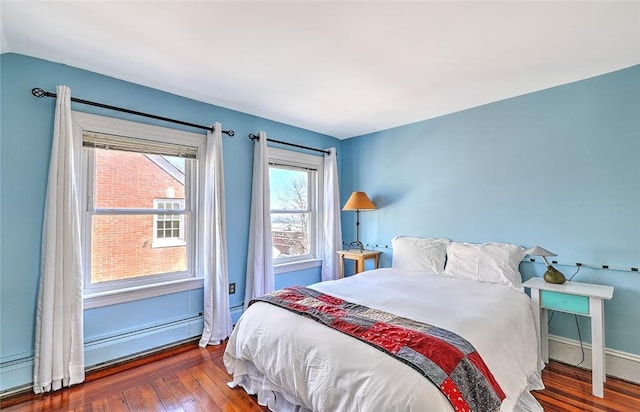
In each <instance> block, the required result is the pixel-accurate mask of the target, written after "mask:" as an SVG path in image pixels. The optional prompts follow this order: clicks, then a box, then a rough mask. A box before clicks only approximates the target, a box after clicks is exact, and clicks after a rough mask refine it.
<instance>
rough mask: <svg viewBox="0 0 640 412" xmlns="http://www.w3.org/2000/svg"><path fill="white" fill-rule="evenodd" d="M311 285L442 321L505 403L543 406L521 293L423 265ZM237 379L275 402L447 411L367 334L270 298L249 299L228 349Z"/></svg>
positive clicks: (279, 406)
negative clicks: (364, 338) (474, 353)
mask: <svg viewBox="0 0 640 412" xmlns="http://www.w3.org/2000/svg"><path fill="white" fill-rule="evenodd" d="M311 287H312V288H313V289H316V290H319V291H322V292H325V293H328V294H330V295H333V296H338V297H340V298H343V299H345V300H348V301H351V302H354V303H359V304H362V305H366V306H369V307H373V308H377V309H380V310H384V311H387V312H391V313H394V314H397V315H399V316H403V317H406V318H411V319H416V320H419V321H422V322H425V323H429V324H432V325H436V326H440V327H442V328H445V329H448V330H450V331H452V332H455V333H457V334H459V335H461V336H462V337H464V338H466V339H467V340H468V341H470V342H471V344H472V345H473V346H474V347H475V348H476V349H477V350H478V352H479V353H480V355H481V356H482V358H483V359H484V361H485V363H486V364H487V366H488V367H489V369H490V370H491V372H492V373H493V375H494V376H495V378H496V380H497V381H498V383H499V384H500V386H501V387H502V390H503V391H504V392H505V394H506V395H507V398H506V399H505V400H504V401H503V403H502V408H501V410H502V411H512V410H542V408H541V407H540V405H539V404H538V403H537V402H536V401H535V399H534V398H533V396H532V395H531V394H530V393H529V392H528V391H529V390H531V389H540V388H542V381H541V379H540V369H539V365H540V362H539V359H538V355H537V354H538V351H537V339H536V331H535V328H534V323H533V315H532V313H531V308H530V304H529V298H528V297H527V295H525V294H524V293H523V292H521V291H518V290H515V289H512V288H508V287H505V286H498V285H493V284H487V283H479V282H473V281H467V280H458V279H454V278H450V277H444V276H439V275H434V274H429V273H427V272H406V271H399V270H396V269H377V270H373V271H370V272H364V273H361V274H359V275H357V276H352V277H349V278H345V279H341V280H337V281H331V282H322V283H317V284H315V285H312V286H311ZM224 363H225V365H226V367H227V369H228V371H229V373H231V374H232V375H233V382H232V383H230V386H232V387H234V386H237V385H241V386H242V387H243V388H244V389H245V390H246V391H247V392H249V393H251V394H257V395H258V401H259V402H260V403H261V404H263V405H265V404H266V405H268V406H269V408H270V409H271V410H273V411H276V410H277V411H280V410H292V411H293V410H301V411H304V410H313V411H385V412H392V411H426V410H428V411H451V410H452V407H451V405H450V403H449V402H448V400H447V399H446V397H445V396H444V395H443V394H442V393H441V392H440V391H439V390H438V388H437V387H436V386H435V385H433V384H432V383H431V382H430V381H429V380H427V379H426V378H425V377H423V376H421V375H420V374H419V373H418V372H416V371H415V370H413V369H412V368H410V367H409V366H407V365H405V364H403V363H402V362H399V361H398V360H396V359H394V358H392V357H391V356H389V355H387V354H384V353H382V352H381V351H379V350H378V349H375V348H373V347H371V346H369V345H367V344H366V343H363V342H360V341H358V340H357V339H355V338H352V337H350V336H347V335H344V334H342V333H341V332H338V331H335V330H332V329H330V328H328V327H326V326H324V325H321V324H319V323H317V322H316V321H314V320H311V319H308V318H306V317H303V316H300V315H296V314H294V313H292V312H290V311H287V310H285V309H281V308H278V307H276V306H274V305H271V304H268V303H264V302H258V303H255V304H253V305H252V306H251V307H249V309H248V310H247V311H246V312H245V313H244V314H243V315H242V316H241V318H240V320H239V321H238V323H237V325H236V326H235V329H234V330H233V333H232V335H231V337H230V338H229V342H228V344H227V348H226V351H225V353H224Z"/></svg>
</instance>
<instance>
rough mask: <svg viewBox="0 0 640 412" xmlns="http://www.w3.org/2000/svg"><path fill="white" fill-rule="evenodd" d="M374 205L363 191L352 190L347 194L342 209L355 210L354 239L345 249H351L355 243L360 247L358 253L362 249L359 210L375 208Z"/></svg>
mask: <svg viewBox="0 0 640 412" xmlns="http://www.w3.org/2000/svg"><path fill="white" fill-rule="evenodd" d="M375 208H376V205H374V204H373V202H372V201H371V200H370V199H369V197H368V196H367V194H366V193H365V192H353V193H351V196H349V200H347V203H345V205H344V207H343V208H342V210H347V211H354V210H355V211H356V240H355V241H353V242H351V243H349V247H348V248H347V250H351V246H352V245H355V246H357V247H358V248H359V249H360V253H362V250H363V249H364V247H363V245H362V242H360V211H361V210H375Z"/></svg>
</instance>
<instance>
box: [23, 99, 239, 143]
mask: <svg viewBox="0 0 640 412" xmlns="http://www.w3.org/2000/svg"><path fill="white" fill-rule="evenodd" d="M31 94H32V95H34V96H35V97H37V98H39V99H41V98H43V97H58V95H57V94H55V93H51V92H48V91H46V90H44V89H41V88H40V87H34V88H33V89H31ZM71 101H72V102H76V103H81V104H86V105H89V106H96V107H101V108H103V109H109V110H114V111H116V112H122V113H128V114H134V115H136V116H142V117H148V118H151V119H156V120H162V121H164V122H170V123H176V124H181V125H183V126H189V127H195V128H197V129H204V130H209V131H211V132H213V131H215V130H214V129H213V127H208V126H201V125H199V124H195V123H189V122H183V121H182V120H175V119H171V118H168V117H162V116H156V115H155V114H148V113H143V112H138V111H136V110H130V109H123V108H122V107H116V106H109V105H108V104H103V103H96V102H92V101H89V100H82V99H76V98H75V97H72V98H71ZM222 133H224V134H226V135H227V136H229V137H233V136H235V134H236V133H235V132H234V131H233V130H223V131H222Z"/></svg>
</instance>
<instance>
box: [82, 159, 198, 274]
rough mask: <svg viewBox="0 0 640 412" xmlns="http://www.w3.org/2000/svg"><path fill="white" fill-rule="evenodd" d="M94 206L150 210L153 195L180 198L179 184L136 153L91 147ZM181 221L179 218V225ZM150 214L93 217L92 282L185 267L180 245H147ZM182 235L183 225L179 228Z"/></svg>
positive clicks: (150, 241)
mask: <svg viewBox="0 0 640 412" xmlns="http://www.w3.org/2000/svg"><path fill="white" fill-rule="evenodd" d="M95 153H96V190H95V196H96V198H95V202H94V204H95V207H96V208H122V207H127V208H149V209H151V208H153V199H154V198H161V199H165V198H170V196H169V194H168V193H167V189H168V188H173V189H174V194H173V198H175V199H184V185H182V184H181V183H180V182H179V181H178V180H176V179H175V178H173V177H172V176H171V175H169V174H168V173H166V172H165V171H164V170H163V169H162V168H161V167H159V166H158V165H156V164H155V163H154V162H152V161H151V160H149V159H148V158H147V157H146V156H144V155H142V154H138V153H128V152H119V151H115V150H95ZM186 223H187V220H186V217H185V226H187V227H188V225H187V224H186ZM153 232H154V225H153V216H152V215H142V216H140V215H138V216H136V215H126V216H125V215H120V216H113V215H94V217H93V223H92V234H91V279H92V282H93V283H96V282H102V281H106V280H115V279H123V278H129V277H138V276H145V275H151V274H156V273H167V272H174V271H180V270H186V268H187V266H186V265H187V259H186V246H175V247H152V244H153ZM185 234H186V229H185Z"/></svg>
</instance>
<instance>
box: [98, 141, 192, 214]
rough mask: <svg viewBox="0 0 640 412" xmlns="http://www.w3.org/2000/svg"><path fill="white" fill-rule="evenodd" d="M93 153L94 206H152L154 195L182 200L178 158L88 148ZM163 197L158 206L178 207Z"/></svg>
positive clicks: (182, 165) (182, 164) (181, 166)
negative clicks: (94, 171)
mask: <svg viewBox="0 0 640 412" xmlns="http://www.w3.org/2000/svg"><path fill="white" fill-rule="evenodd" d="M92 150H93V153H94V156H95V168H96V169H95V170H96V173H95V190H94V191H95V199H94V207H95V208H97V209H120V208H122V209H153V208H154V204H153V200H154V198H175V199H184V193H185V190H184V181H185V180H184V179H185V173H184V170H185V162H186V161H187V160H185V159H182V158H173V157H170V156H152V155H145V154H141V153H130V152H122V151H118V150H105V149H92ZM174 205H175V203H174V202H172V201H170V200H169V201H167V200H164V201H163V202H162V205H160V204H158V208H160V209H165V208H166V209H179V208H180V207H179V205H180V204H179V203H178V206H177V207H176V206H174Z"/></svg>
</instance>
